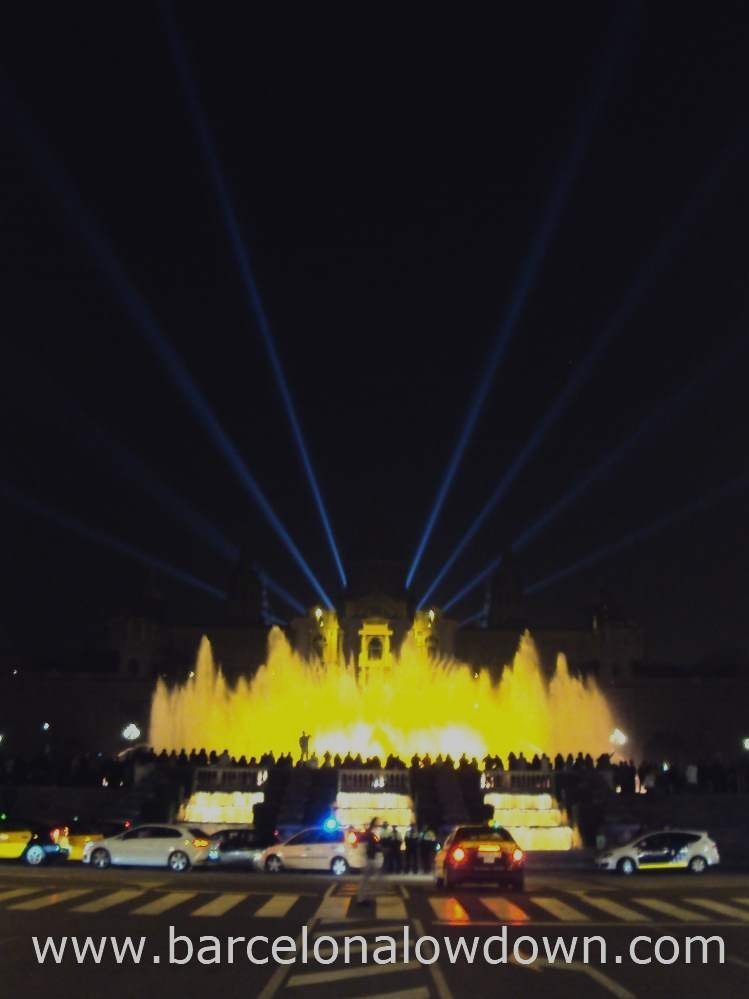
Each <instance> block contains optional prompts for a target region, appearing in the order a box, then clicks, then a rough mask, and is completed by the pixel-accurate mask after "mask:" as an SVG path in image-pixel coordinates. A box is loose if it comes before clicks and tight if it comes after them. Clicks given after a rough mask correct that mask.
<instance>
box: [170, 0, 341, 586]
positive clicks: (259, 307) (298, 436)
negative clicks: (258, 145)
mask: <svg viewBox="0 0 749 999" xmlns="http://www.w3.org/2000/svg"><path fill="white" fill-rule="evenodd" d="M161 10H162V14H163V18H164V23H165V24H166V28H167V36H168V40H169V47H170V50H171V53H172V58H173V60H174V63H175V66H176V68H177V73H178V74H179V77H180V81H181V83H182V87H183V90H184V92H185V97H186V99H187V104H188V107H189V109H190V113H191V115H192V119H193V122H194V125H195V129H196V131H197V133H198V138H199V141H200V146H201V149H202V151H203V156H204V158H205V160H206V163H207V165H208V170H209V172H210V175H211V178H212V180H213V185H214V187H215V190H216V196H217V198H218V202H219V206H220V209H221V214H222V215H223V218H224V224H225V226H226V231H227V233H228V236H229V242H230V244H231V247H232V250H233V252H234V256H235V259H236V262H237V267H238V269H239V274H240V278H241V281H242V284H243V286H244V289H245V293H246V295H247V300H248V304H249V306H250V309H251V311H252V313H253V314H254V316H255V320H256V322H257V326H258V329H259V330H260V335H261V337H262V340H263V344H264V345H265V349H266V352H267V354H268V360H269V361H270V366H271V369H272V371H273V375H274V377H275V379H276V384H277V386H278V390H279V392H280V394H281V399H282V401H283V405H284V408H285V410H286V414H287V416H288V418H289V424H290V426H291V433H292V436H293V438H294V443H295V444H296V448H297V451H298V452H299V457H300V459H301V462H302V467H303V468H304V471H305V474H306V476H307V481H308V482H309V486H310V489H311V491H312V496H313V499H314V502H315V506H316V507H317V511H318V513H319V515H320V520H321V522H322V525H323V531H324V532H325V537H326V539H327V541H328V545H329V547H330V551H331V554H332V556H333V561H334V563H335V566H336V569H337V571H338V576H339V578H340V580H341V585H342V586H343V588H344V589H345V588H346V586H347V580H346V572H345V570H344V568H343V561H342V559H341V555H340V552H339V550H338V545H337V544H336V540H335V536H334V534H333V528H332V525H331V522H330V517H329V516H328V512H327V509H326V506H325V502H324V500H323V496H322V490H321V489H320V486H319V483H318V481H317V476H316V475H315V470H314V467H313V465H312V458H311V456H310V453H309V449H308V448H307V445H306V442H305V440H304V434H303V433H302V428H301V424H300V422H299V417H298V416H297V412H296V407H295V406H294V401H293V399H292V396H291V391H290V389H289V385H288V382H287V380H286V375H285V373H284V370H283V365H282V364H281V358H280V356H279V353H278V348H277V346H276V340H275V337H274V335H273V331H272V329H271V326H270V322H269V320H268V315H267V313H266V311H265V306H264V305H263V300H262V296H261V295H260V289H259V288H258V285H257V281H256V280H255V275H254V272H253V268H252V263H251V260H250V254H249V251H248V249H247V244H246V242H245V240H244V238H243V236H242V231H241V229H240V225H239V220H238V219H237V214H236V210H235V208H234V202H233V199H232V196H231V193H230V191H229V185H228V182H227V180H226V177H225V176H224V172H223V170H222V168H221V163H220V162H219V158H218V154H217V152H216V144H215V142H214V140H213V136H212V135H211V130H210V127H209V125H208V120H207V118H206V115H205V112H204V110H203V107H202V104H201V101H200V98H199V96H198V93H197V89H196V87H195V84H194V80H193V76H192V74H191V72H190V66H189V63H188V58H187V53H186V52H185V47H184V45H183V43H182V40H181V38H180V35H179V31H178V29H177V25H176V23H175V20H174V16H173V12H172V7H171V4H169V3H162V4H161Z"/></svg>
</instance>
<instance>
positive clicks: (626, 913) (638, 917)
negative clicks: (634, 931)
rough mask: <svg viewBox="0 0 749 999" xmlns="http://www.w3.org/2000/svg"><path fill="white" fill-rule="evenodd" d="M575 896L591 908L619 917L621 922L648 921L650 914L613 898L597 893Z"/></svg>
mask: <svg viewBox="0 0 749 999" xmlns="http://www.w3.org/2000/svg"><path fill="white" fill-rule="evenodd" d="M577 897H578V898H579V900H580V901H581V902H584V903H585V904H586V905H589V906H591V907H592V908H593V909H600V910H601V912H605V913H606V914H607V915H608V916H613V917H614V918H615V919H621V921H622V922H623V923H649V922H650V916H646V915H644V914H643V913H641V912H635V910H634V909H630V908H629V906H627V905H622V904H621V902H615V901H614V900H613V899H610V898H601V897H599V896H597V895H583V894H579V895H578V896H577Z"/></svg>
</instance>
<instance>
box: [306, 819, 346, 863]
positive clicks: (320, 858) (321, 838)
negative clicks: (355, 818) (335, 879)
mask: <svg viewBox="0 0 749 999" xmlns="http://www.w3.org/2000/svg"><path fill="white" fill-rule="evenodd" d="M337 853H341V854H343V853H344V850H343V829H334V830H333V831H332V832H326V831H325V830H324V829H318V830H317V832H316V834H315V836H314V837H313V839H312V842H311V843H310V844H309V847H308V850H307V866H308V867H309V869H310V870H315V871H327V870H328V869H329V868H330V862H331V860H332V859H333V857H335V855H336V854H337Z"/></svg>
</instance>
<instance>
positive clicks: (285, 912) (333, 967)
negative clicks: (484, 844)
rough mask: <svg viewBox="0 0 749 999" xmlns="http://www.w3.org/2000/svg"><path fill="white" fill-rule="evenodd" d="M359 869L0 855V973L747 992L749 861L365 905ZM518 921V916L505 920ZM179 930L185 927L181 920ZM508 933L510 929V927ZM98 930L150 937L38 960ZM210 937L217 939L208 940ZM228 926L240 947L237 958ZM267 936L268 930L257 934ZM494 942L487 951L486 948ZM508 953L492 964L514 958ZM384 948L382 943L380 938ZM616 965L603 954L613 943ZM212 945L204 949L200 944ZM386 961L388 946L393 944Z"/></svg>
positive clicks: (193, 992)
mask: <svg viewBox="0 0 749 999" xmlns="http://www.w3.org/2000/svg"><path fill="white" fill-rule="evenodd" d="M356 885H357V879H356V878H355V877H349V878H344V879H341V880H337V881H333V880H331V878H329V877H321V876H317V875H314V874H306V875H305V874H301V875H292V874H282V875H278V876H275V877H270V876H267V875H258V874H248V873H246V872H242V871H222V872H216V871H213V870H211V871H195V872H191V873H189V874H187V875H184V876H182V877H179V876H170V875H168V874H167V873H165V872H161V871H145V870H118V871H115V870H109V871H105V872H101V873H100V872H94V871H91V870H88V869H85V868H82V867H79V866H77V865H76V866H73V865H70V866H69V867H50V868H46V869H39V870H29V869H26V868H23V867H14V866H5V867H0V980H1V981H2V983H3V986H2V994H3V995H8V996H11V995H14V996H15V995H24V994H30V995H41V994H51V995H54V996H55V997H56V999H66V997H68V996H70V997H72V996H80V995H88V996H106V997H108V999H110V997H111V999H117V997H120V996H121V997H128V999H129V997H132V996H134V995H139V994H143V995H159V996H160V997H164V999H166V997H171V996H175V997H176V996H185V997H192V996H195V997H198V996H199V997H201V999H204V997H206V996H209V997H210V996H211V995H221V996H243V997H247V996H260V997H262V999H270V997H272V996H275V995H279V996H280V995H286V996H305V997H306V996H326V997H331V996H335V997H348V996H352V997H353V996H380V997H385V996H391V997H393V999H394V997H396V996H400V997H403V999H427V997H430V996H438V997H440V999H447V997H450V996H455V997H461V996H470V997H481V996H486V995H495V994H502V995H503V996H526V995H529V994H531V995H534V996H536V995H549V996H570V997H578V996H581V995H584V996H612V995H613V996H617V997H619V999H627V997H629V996H652V995H669V996H673V995H679V996H681V997H688V996H716V997H717V996H721V997H723V996H726V995H742V994H744V995H745V994H747V993H749V946H748V945H749V875H746V874H731V873H722V872H718V873H715V874H707V875H704V876H703V877H701V878H696V877H691V876H688V875H681V874H662V875H650V876H647V875H640V876H637V877H634V878H632V879H629V880H622V879H619V878H616V877H607V876H599V875H596V874H593V873H591V874H588V873H579V874H578V873H567V874H562V873H553V872H549V873H546V872H543V873H541V872H540V873H537V874H535V875H534V874H530V875H529V876H528V879H527V884H526V891H525V892H523V893H522V894H504V893H500V892H497V891H496V890H494V889H491V888H488V887H487V888H481V887H477V888H473V887H466V888H461V889H460V890H458V891H455V892H447V891H436V890H435V888H434V887H433V885H432V884H431V883H429V882H428V881H427V880H426V879H424V878H421V879H406V878H403V879H398V880H393V881H389V880H386V881H383V882H381V883H380V884H379V885H378V886H377V888H376V897H375V899H374V904H373V905H371V906H369V907H367V908H365V909H362V908H359V907H357V906H356V905H355V904H354V900H353V894H354V892H355V890H356ZM504 925H506V926H507V929H506V930H503V926H504ZM170 927H173V931H170ZM405 928H407V932H408V937H409V941H408V944H409V947H410V948H411V954H410V960H409V961H408V962H407V963H404V960H403V953H402V946H403V943H404V932H405ZM170 932H172V933H173V934H177V935H180V936H186V937H188V938H189V941H190V943H188V942H186V941H185V940H181V941H178V942H176V943H175V944H174V956H175V957H176V959H178V960H180V961H181V960H184V958H185V957H186V956H187V953H188V950H189V947H190V944H191V945H192V950H193V957H192V960H190V961H189V962H187V963H185V964H179V965H177V964H174V963H170V961H169V953H170ZM503 933H506V939H505V941H503V939H502V935H503ZM346 934H349V935H353V934H356V935H358V936H360V937H363V938H364V941H363V942H364V944H365V945H366V947H367V948H368V953H369V958H370V960H369V963H368V964H366V965H364V966H363V965H362V963H361V949H360V948H361V946H362V941H361V940H359V941H352V944H351V951H350V959H351V960H350V963H349V964H348V965H346V964H345V963H344V955H343V943H342V941H343V937H344V936H345V935H346ZM65 935H66V936H68V937H70V938H72V937H73V936H76V937H78V942H79V945H82V944H83V939H84V938H85V937H86V936H90V937H92V938H93V942H94V943H95V944H96V945H97V947H98V946H99V945H100V944H101V941H102V938H103V937H106V938H110V937H113V938H115V942H116V943H118V944H121V943H122V942H123V941H124V939H125V938H126V937H127V936H131V937H132V938H133V941H134V944H135V945H137V944H138V941H139V940H140V939H141V938H144V942H143V950H142V954H141V957H140V962H139V963H136V962H135V961H134V959H133V957H132V956H131V955H128V956H126V957H125V958H124V959H123V960H122V961H121V963H118V962H117V961H116V959H115V957H114V956H113V953H112V950H111V942H110V941H109V940H107V941H106V943H105V947H104V950H103V954H102V957H101V963H99V964H97V963H96V962H95V961H94V960H93V958H91V957H90V956H89V957H88V959H87V960H86V961H85V963H83V964H79V963H78V961H77V960H76V956H75V951H74V949H73V944H72V940H70V939H69V940H68V942H67V944H66V945H65V946H66V949H65V951H64V953H63V956H62V960H61V963H59V964H58V963H56V962H55V961H54V959H53V958H52V957H51V956H48V957H47V960H46V963H45V964H44V965H40V964H39V962H38V960H37V958H36V954H35V950H34V945H33V940H32V938H33V937H34V936H35V937H36V938H37V941H38V943H39V945H40V946H43V945H44V941H45V939H46V938H47V937H48V936H53V937H55V942H56V943H59V938H61V937H62V936H65ZM303 935H304V936H305V937H306V940H307V946H308V950H309V952H310V960H309V963H308V964H307V965H303V964H301V963H300V961H299V962H298V963H295V964H289V965H281V964H277V963H274V962H273V960H272V958H271V959H270V960H269V963H268V964H265V965H262V966H260V965H253V964H252V963H250V962H249V960H248V958H247V953H246V948H247V941H248V940H249V939H250V938H252V937H257V938H258V939H257V940H256V941H255V942H254V944H253V953H254V955H255V956H256V958H257V959H258V960H262V959H263V958H264V957H270V945H271V943H272V941H273V940H274V939H276V938H278V937H281V936H288V937H290V938H291V940H287V941H285V943H284V942H283V941H282V942H281V944H280V946H282V947H283V949H282V950H281V951H280V952H279V953H280V956H281V957H282V958H285V959H289V958H290V956H291V954H292V953H293V950H292V948H293V944H294V942H296V944H297V946H298V947H301V943H302V936H303ZM320 935H324V936H325V937H326V938H327V939H325V940H323V941H321V943H319V944H318V945H317V947H318V955H319V956H320V958H321V960H322V961H328V960H330V959H331V955H332V951H333V949H334V948H335V947H336V946H338V947H339V949H340V955H339V957H338V959H337V960H334V961H333V963H331V964H323V963H321V962H316V961H315V960H314V958H313V956H312V952H313V948H314V945H315V940H317V939H318V938H319V937H320ZM424 935H429V936H431V937H434V938H436V939H437V941H438V943H439V945H440V947H441V950H442V955H441V958H440V960H439V961H438V962H437V963H435V964H432V965H428V966H427V965H423V964H420V963H419V962H418V961H417V960H416V959H415V955H414V953H413V948H414V945H415V941H416V940H417V938H418V937H421V936H424ZM575 935H577V936H578V938H579V939H578V943H577V948H578V950H577V951H576V953H575V955H574V957H573V963H563V961H562V960H561V957H560V958H558V959H557V962H556V963H554V964H550V963H549V961H548V960H540V961H538V962H537V963H535V964H533V965H530V966H527V967H524V966H522V964H520V963H518V961H517V960H516V959H515V957H514V956H513V944H514V942H515V941H516V940H517V938H518V937H520V936H523V937H525V938H526V939H525V940H524V941H522V942H521V946H520V949H519V951H518V956H519V959H520V961H523V960H524V959H525V958H526V957H527V956H529V955H530V953H531V949H532V947H533V943H532V942H531V940H530V939H528V938H533V940H535V941H537V942H538V946H539V947H540V948H541V956H542V957H543V946H544V945H543V939H542V938H543V937H544V936H546V937H547V938H549V941H550V943H551V945H552V946H553V945H554V943H555V941H556V940H557V938H562V939H563V940H564V941H565V942H566V943H567V945H570V944H571V941H572V938H573V937H574V936H575ZM715 935H719V936H720V937H722V939H723V941H724V946H725V950H724V957H725V962H724V963H722V964H721V963H720V960H719V947H718V944H717V943H716V942H711V943H710V944H708V952H707V953H708V963H707V964H703V963H702V961H703V958H702V948H701V944H699V943H695V944H692V945H690V946H691V947H692V955H691V963H686V961H685V954H686V946H687V944H686V940H687V938H688V937H700V936H705V937H710V936H715ZM377 936H386V937H392V938H393V939H394V940H395V941H396V943H397V944H398V945H399V947H400V949H399V950H398V954H397V956H398V960H397V963H395V964H384V965H382V966H378V965H377V964H375V963H374V962H373V961H372V954H373V948H375V947H376V946H378V942H376V941H375V937H377ZM584 936H587V937H591V936H597V937H600V938H602V941H593V942H591V944H590V963H589V964H587V965H586V964H584V963H583V961H582V957H583V952H582V947H583V937H584ZM638 936H640V937H650V938H651V941H650V942H648V941H647V940H640V941H639V942H638V943H637V944H636V949H635V953H636V956H638V957H639V958H640V959H641V960H645V959H647V958H648V957H651V958H653V955H654V945H655V940H656V939H657V938H658V937H661V936H668V937H670V938H673V942H669V941H665V942H664V943H663V944H662V945H661V947H662V951H661V953H662V956H663V957H664V958H666V959H667V960H670V959H671V958H672V957H673V956H674V953H675V947H678V948H679V956H678V958H677V959H676V961H675V962H674V963H672V964H669V965H667V966H664V965H658V964H657V963H656V961H655V959H653V960H652V962H651V963H650V964H643V965H639V966H638V965H637V964H635V963H634V962H633V961H632V960H631V958H630V945H631V943H632V941H633V939H634V938H635V937H638ZM201 937H204V938H207V939H204V940H203V941H201V940H200V938H201ZM231 937H241V938H243V939H242V940H239V941H235V942H234V945H233V946H234V959H233V963H229V947H230V938H231ZM263 937H267V938H268V941H267V942H265V941H264V940H262V939H260V938H263ZM459 937H463V938H464V940H465V943H466V945H467V946H468V947H470V946H471V943H472V941H473V940H474V938H477V939H478V943H477V944H476V956H475V960H474V963H473V964H468V963H467V962H466V960H465V958H463V959H461V960H459V961H458V963H456V964H451V963H450V961H449V959H448V957H447V955H446V953H445V951H446V949H447V943H446V940H445V938H448V940H449V941H450V943H451V944H452V945H453V946H455V945H456V944H457V941H458V938H459ZM488 938H494V939H493V940H491V941H490V942H489V945H488V950H487V954H488V960H487V957H486V956H485V954H484V950H483V948H484V945H485V943H486V941H487V939H488ZM505 945H506V947H507V957H508V960H507V963H501V964H495V965H492V964H490V963H489V961H490V960H499V959H501V957H502V956H503V953H502V948H503V946H505ZM379 946H381V947H386V948H387V946H389V945H386V944H385V943H383V941H380V942H379ZM602 946H605V948H606V962H605V963H602V962H601V947H602ZM201 947H202V948H203V951H202V957H203V960H205V961H208V960H210V961H212V962H213V961H215V960H217V959H218V961H219V963H211V964H201V963H200V962H199V960H198V953H199V951H200V950H201ZM432 947H433V944H431V943H424V945H423V950H422V951H421V954H422V957H423V958H425V959H426V960H430V959H431V957H432V953H433V950H432ZM379 956H380V958H381V959H382V960H384V959H386V958H388V957H390V952H389V950H388V949H384V950H380V952H379Z"/></svg>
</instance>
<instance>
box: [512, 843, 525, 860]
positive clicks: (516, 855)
mask: <svg viewBox="0 0 749 999" xmlns="http://www.w3.org/2000/svg"><path fill="white" fill-rule="evenodd" d="M512 859H513V860H514V861H515V862H516V863H518V864H519V863H520V861H521V860H522V859H523V851H522V850H521V849H520V847H519V846H516V847H515V849H514V850H513V851H512Z"/></svg>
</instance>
